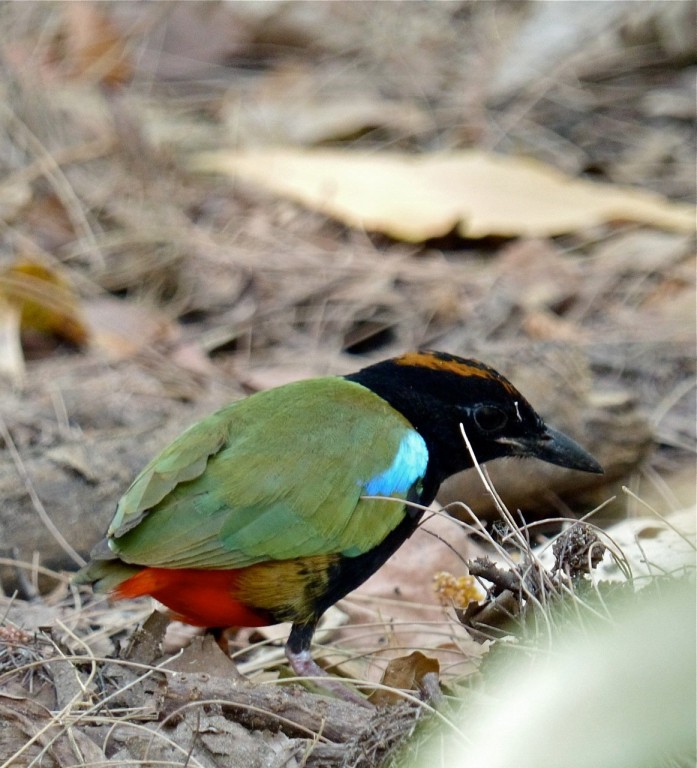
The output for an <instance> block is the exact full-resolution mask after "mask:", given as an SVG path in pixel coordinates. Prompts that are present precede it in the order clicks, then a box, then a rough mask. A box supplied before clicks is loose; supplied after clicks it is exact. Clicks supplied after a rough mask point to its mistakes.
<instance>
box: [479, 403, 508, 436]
mask: <svg viewBox="0 0 697 768" xmlns="http://www.w3.org/2000/svg"><path fill="white" fill-rule="evenodd" d="M474 421H475V423H476V424H477V426H478V427H479V428H480V429H481V430H483V431H484V432H496V430H499V429H502V428H503V427H505V426H506V422H507V421H508V416H507V415H506V414H505V413H504V412H503V411H502V410H501V409H500V408H496V407H495V406H493V405H482V406H480V407H479V408H477V410H476V411H475V412H474Z"/></svg>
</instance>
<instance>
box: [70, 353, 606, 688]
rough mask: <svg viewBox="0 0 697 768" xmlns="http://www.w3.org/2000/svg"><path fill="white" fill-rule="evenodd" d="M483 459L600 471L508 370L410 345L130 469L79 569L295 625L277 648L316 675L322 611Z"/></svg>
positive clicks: (218, 612)
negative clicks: (447, 485)
mask: <svg viewBox="0 0 697 768" xmlns="http://www.w3.org/2000/svg"><path fill="white" fill-rule="evenodd" d="M462 429H464V431H465V433H466V435H467V437H468V439H469V442H470V445H471V449H472V453H473V454H474V456H475V458H476V461H477V462H478V463H480V464H481V463H484V462H487V461H491V460H493V459H497V458H500V457H505V456H513V457H535V458H537V459H540V460H542V461H545V462H550V463H552V464H557V465H559V466H561V467H566V468H568V469H571V470H579V471H583V472H593V473H601V472H602V471H603V470H602V468H601V466H600V465H599V464H598V462H597V461H596V460H595V459H594V458H593V457H592V456H591V455H590V454H589V453H588V452H586V451H585V450H584V449H583V448H582V447H581V446H580V445H578V443H576V442H575V441H574V440H572V439H571V438H570V437H568V436H566V435H565V434H563V433H562V432H559V431H557V430H555V429H553V428H552V427H549V426H547V425H546V424H545V422H544V421H543V420H542V418H541V417H540V416H539V415H538V414H537V412H536V411H535V410H534V409H533V407H532V406H531V405H530V404H529V403H528V401H527V400H526V399H525V398H524V397H523V395H521V394H520V392H518V390H517V389H516V388H515V387H514V386H513V384H511V383H510V382H509V381H508V380H507V379H506V378H504V377H503V376H502V375H501V374H500V373H498V372H497V371H496V370H494V369H493V368H491V367H489V366H487V365H485V364H484V363H482V362H479V361H478V360H474V359H467V358H462V357H458V356H456V355H452V354H449V353H446V352H439V351H434V350H419V351H412V352H407V353H404V354H402V355H400V356H398V357H394V358H390V359H387V360H383V361H381V362H377V363H374V364H371V365H368V366H366V367H364V368H362V369H361V370H359V371H357V372H355V373H351V374H348V375H345V376H326V377H320V378H314V379H307V380H303V381H297V382H293V383H289V384H285V385H282V386H279V387H276V388H273V389H269V390H266V391H261V392H256V393H254V394H252V395H249V396H248V397H246V398H243V399H241V400H238V401H235V402H232V403H230V404H228V405H226V406H224V407H222V408H221V409H220V410H218V411H216V412H214V413H212V414H211V415H209V416H207V417H204V418H203V419H202V420H201V421H198V422H197V423H195V424H194V425H193V426H191V427H190V428H189V429H188V430H186V431H185V432H183V433H182V434H181V435H180V436H179V437H177V438H176V439H175V440H174V441H173V442H172V443H171V444H170V445H168V446H167V447H166V448H164V450H163V451H162V452H161V453H160V454H159V455H157V456H156V457H155V458H153V459H152V461H150V463H149V464H147V466H145V468H144V469H143V470H142V471H141V472H140V474H138V476H137V477H136V478H135V480H134V481H133V483H132V484H131V486H130V487H129V488H128V490H127V491H126V492H125V493H124V494H123V496H122V497H121V499H120V501H119V502H118V504H117V506H116V511H115V514H114V516H113V519H112V521H111V524H110V525H109V527H108V530H107V532H106V537H105V538H104V539H103V540H102V541H101V542H100V543H99V544H97V546H96V547H95V548H94V550H93V551H92V553H91V559H90V560H89V561H88V563H87V564H86V565H85V566H84V567H83V568H82V569H81V570H80V571H79V572H78V573H77V576H76V577H75V581H76V582H77V583H81V584H91V585H92V586H93V588H94V589H95V591H97V592H106V593H108V594H109V595H110V596H111V597H112V598H115V599H120V598H135V597H141V596H146V595H149V596H151V597H153V598H155V599H156V600H158V601H159V602H160V603H162V604H163V605H164V606H166V607H167V608H168V609H169V611H170V612H171V614H172V615H173V616H174V617H176V618H178V619H179V620H181V621H184V622H186V623H188V624H192V625H195V626H199V627H205V628H207V629H209V630H214V631H221V630H222V629H224V628H229V627H259V626H265V625H270V624H277V623H281V622H291V624H292V626H291V630H290V633H289V636H288V640H287V642H286V645H285V653H286V657H287V659H288V661H289V663H290V666H291V668H292V669H293V671H294V672H295V673H296V674H297V675H298V676H305V677H324V683H323V685H324V687H325V688H328V689H329V690H330V691H331V692H333V693H337V694H338V695H339V696H342V697H343V698H351V699H353V698H354V697H355V696H356V694H353V693H352V692H351V693H349V694H348V695H346V689H345V688H344V687H343V686H342V685H341V684H340V683H338V681H336V680H334V679H332V678H331V677H329V676H327V673H326V672H325V671H324V670H322V668H321V667H320V666H319V665H318V664H317V663H316V661H315V660H314V658H313V656H312V653H311V645H312V638H313V635H314V632H315V629H316V627H317V623H318V621H319V619H320V617H321V616H322V614H323V613H324V612H325V611H326V610H327V609H328V608H329V607H330V606H332V605H333V604H334V603H336V602H337V601H338V600H340V599H341V598H343V597H344V596H346V595H347V594H348V593H350V592H351V591H352V590H354V589H355V588H356V587H358V586H359V585H360V584H361V583H363V582H364V581H365V580H366V579H368V577H369V576H371V575H372V574H373V573H374V572H375V571H377V570H378V569H379V568H380V567H381V566H382V565H383V564H384V563H385V561H386V560H387V559H388V558H389V557H390V556H391V555H392V554H393V553H394V552H395V551H396V550H397V549H398V548H399V547H400V545H401V544H402V543H403V542H404V541H406V540H407V539H408V538H409V537H410V536H411V535H412V534H413V533H414V531H415V530H416V529H417V527H418V525H419V522H420V520H421V518H422V515H423V513H424V509H425V508H426V507H427V506H428V505H429V504H431V502H432V501H433V500H434V499H435V497H436V494H437V492H438V489H439V487H440V484H441V483H442V482H443V481H444V480H445V479H446V478H448V477H450V476H451V475H453V474H455V473H457V472H460V471H462V470H465V469H468V468H470V467H472V466H473V461H472V458H471V454H470V451H469V449H468V448H467V446H466V444H465V442H464V440H463V437H462V431H461V430H462Z"/></svg>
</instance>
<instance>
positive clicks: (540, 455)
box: [499, 427, 603, 475]
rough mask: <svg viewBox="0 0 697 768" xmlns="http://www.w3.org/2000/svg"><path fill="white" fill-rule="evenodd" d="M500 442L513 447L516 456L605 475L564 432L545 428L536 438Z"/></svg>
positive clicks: (593, 460) (598, 465) (501, 440)
mask: <svg viewBox="0 0 697 768" xmlns="http://www.w3.org/2000/svg"><path fill="white" fill-rule="evenodd" d="M499 442H501V443H506V444H507V445H510V446H512V447H513V454H514V455H516V456H534V457H535V458H536V459H540V460H541V461H547V462H549V463H550V464H557V465H558V466H560V467H566V468H567V469H578V470H579V471H580V472H593V473H595V474H598V475H602V474H603V468H602V467H601V466H600V464H598V462H597V461H596V460H595V459H594V458H593V457H592V456H591V455H590V453H588V451H585V450H584V449H583V448H581V446H580V445H579V444H578V443H577V442H576V441H575V440H572V439H571V438H570V437H567V436H566V435H565V434H564V433H563V432H558V431H557V430H556V429H552V428H551V427H545V431H544V432H543V433H542V434H540V435H535V436H534V437H515V438H511V437H509V438H501V439H500V440H499Z"/></svg>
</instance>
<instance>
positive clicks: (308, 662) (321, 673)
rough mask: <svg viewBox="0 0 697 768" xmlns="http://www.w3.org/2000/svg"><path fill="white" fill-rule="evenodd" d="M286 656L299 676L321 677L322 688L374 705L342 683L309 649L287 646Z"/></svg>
mask: <svg viewBox="0 0 697 768" xmlns="http://www.w3.org/2000/svg"><path fill="white" fill-rule="evenodd" d="M286 657H287V659H288V661H289V663H290V666H291V668H292V669H293V672H295V674H296V675H297V676H298V677H309V678H319V679H317V684H318V685H320V686H321V687H322V688H326V689H327V690H328V691H330V692H331V693H332V694H334V695H335V696H338V697H339V698H340V699H343V700H344V701H350V702H351V703H352V704H359V705H360V706H362V707H372V705H371V704H370V702H369V701H368V700H367V699H364V698H363V697H362V696H360V695H359V694H357V693H356V692H355V691H354V690H352V689H351V688H349V687H347V686H345V685H344V684H343V683H340V682H339V681H338V680H337V679H336V678H335V677H332V676H331V675H330V674H329V673H328V672H327V671H326V670H324V669H322V667H320V666H319V664H318V663H317V662H316V661H315V660H314V659H313V658H312V655H311V654H310V652H309V651H300V652H299V653H294V652H293V651H291V650H289V649H288V648H287V647H286Z"/></svg>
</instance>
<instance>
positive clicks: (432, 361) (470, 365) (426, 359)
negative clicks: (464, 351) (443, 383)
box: [395, 352, 518, 395]
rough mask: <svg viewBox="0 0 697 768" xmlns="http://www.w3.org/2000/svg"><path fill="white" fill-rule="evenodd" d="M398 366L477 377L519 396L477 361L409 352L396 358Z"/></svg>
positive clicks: (508, 383) (503, 380)
mask: <svg viewBox="0 0 697 768" xmlns="http://www.w3.org/2000/svg"><path fill="white" fill-rule="evenodd" d="M395 363H396V364H397V365H413V366H417V367H421V368H432V369H433V370H435V371H450V372H451V373H455V374H457V375H458V376H477V377H479V378H480V379H489V380H490V381H497V382H498V383H499V384H501V386H502V387H503V388H504V389H506V390H507V391H508V392H510V393H511V394H515V395H517V394H518V391H517V390H516V388H515V387H514V386H513V385H512V384H511V383H510V382H509V381H507V380H506V379H504V378H503V376H501V375H500V374H498V373H497V372H496V371H494V370H493V369H491V368H488V367H487V366H486V365H484V364H483V363H479V362H477V361H476V360H467V361H462V360H448V359H447V358H442V357H439V356H438V355H435V354H433V353H432V352H407V353H406V354H405V355H401V356H400V357H397V358H395Z"/></svg>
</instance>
